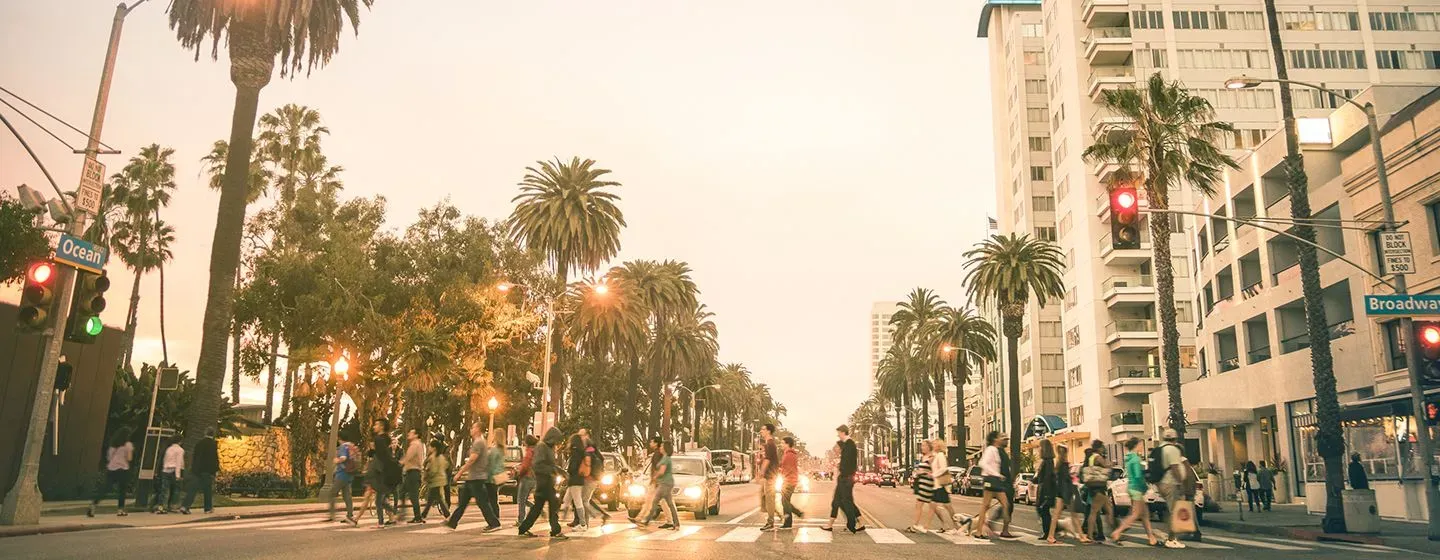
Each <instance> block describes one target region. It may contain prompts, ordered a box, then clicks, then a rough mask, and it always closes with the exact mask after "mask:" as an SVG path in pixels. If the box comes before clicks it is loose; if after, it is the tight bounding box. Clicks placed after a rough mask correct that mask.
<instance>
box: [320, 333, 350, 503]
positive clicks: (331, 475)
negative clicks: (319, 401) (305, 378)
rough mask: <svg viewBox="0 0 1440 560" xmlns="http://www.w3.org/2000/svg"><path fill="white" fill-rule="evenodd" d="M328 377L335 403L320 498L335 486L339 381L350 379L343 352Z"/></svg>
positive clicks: (338, 443)
mask: <svg viewBox="0 0 1440 560" xmlns="http://www.w3.org/2000/svg"><path fill="white" fill-rule="evenodd" d="M337 375H338V376H339V379H336V376H337ZM328 377H329V379H330V388H331V389H333V390H334V393H335V395H334V397H333V398H334V399H335V403H334V407H333V408H334V410H333V411H332V412H331V413H330V436H329V439H328V441H329V443H330V455H329V456H330V462H329V463H328V464H329V465H330V466H329V468H328V469H329V472H327V473H325V485H324V486H323V487H322V488H320V492H321V495H322V496H323V495H325V492H329V491H330V490H331V489H332V488H333V487H334V485H335V461H336V460H338V459H339V458H340V455H339V453H340V452H339V449H338V447H339V445H340V394H341V393H340V384H339V381H340V380H344V379H348V378H349V377H350V359H349V358H346V357H345V352H344V351H343V350H342V351H340V352H339V353H338V354H337V355H336V356H335V360H334V361H333V362H331V363H330V373H329V375H328Z"/></svg>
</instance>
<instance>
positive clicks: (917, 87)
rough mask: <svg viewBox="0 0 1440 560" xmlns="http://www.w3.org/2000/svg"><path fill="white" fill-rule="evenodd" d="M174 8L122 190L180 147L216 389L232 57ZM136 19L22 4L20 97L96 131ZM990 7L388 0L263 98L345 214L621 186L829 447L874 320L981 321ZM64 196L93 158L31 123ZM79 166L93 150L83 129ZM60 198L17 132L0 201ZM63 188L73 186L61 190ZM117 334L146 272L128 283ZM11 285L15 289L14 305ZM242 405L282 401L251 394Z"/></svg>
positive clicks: (150, 74) (113, 115)
mask: <svg viewBox="0 0 1440 560" xmlns="http://www.w3.org/2000/svg"><path fill="white" fill-rule="evenodd" d="M167 4H168V3H167V2H166V1H164V0H153V1H151V2H148V3H146V4H143V5H141V6H139V7H138V8H136V9H135V11H134V12H133V13H132V14H131V15H130V17H129V19H128V20H127V21H126V25H125V29H124V36H123V38H122V40H121V47H120V50H119V58H118V62H117V65H116V70H115V80H114V85H113V89H112V92H111V96H110V104H109V111H108V114H107V116H106V121H105V129H104V133H103V135H102V139H103V141H104V142H105V143H107V144H109V145H111V146H114V147H116V148H117V149H119V150H121V151H122V152H123V153H122V154H120V155H110V156H102V158H101V161H102V162H103V163H105V164H106V165H107V166H108V168H109V173H113V172H115V171H117V170H119V168H121V167H123V166H124V163H125V161H126V160H127V159H128V158H129V157H130V156H131V155H134V154H135V153H136V152H137V151H138V150H139V148H140V147H141V146H143V145H148V144H150V143H159V144H161V145H163V146H168V147H173V148H174V149H175V158H174V161H175V164H176V168H177V177H176V178H177V180H178V182H179V187H178V189H177V191H176V193H175V195H174V197H173V199H172V202H171V204H170V207H169V208H167V209H166V210H165V211H164V217H165V219H166V221H168V222H170V223H171V224H172V225H174V227H175V229H176V231H177V237H178V240H177V241H178V243H177V245H176V246H175V248H174V252H175V260H174V262H173V263H172V264H171V265H170V266H169V267H167V269H166V276H167V284H166V320H167V325H166V326H167V329H166V330H167V334H168V337H167V342H168V347H169V351H170V354H171V356H172V361H174V362H176V363H179V364H180V365H181V366H182V369H190V370H192V371H193V369H194V364H195V359H196V356H197V354H198V347H199V338H200V324H201V316H202V314H203V312H204V305H205V285H206V281H207V274H208V272H207V270H208V265H209V250H210V242H211V236H212V234H213V229H214V217H215V212H216V207H217V201H218V195H217V194H216V193H215V192H213V191H210V190H209V189H208V188H207V187H206V183H205V177H204V176H203V175H202V167H201V165H200V163H199V159H200V158H201V157H202V156H203V155H205V153H207V152H208V149H209V146H210V145H211V144H212V143H213V142H214V141H215V140H217V139H222V138H228V135H229V129H230V117H231V109H232V107H233V102H234V94H235V93H234V88H233V86H232V85H231V83H230V81H229V68H228V64H227V62H226V60H225V55H224V53H223V51H222V54H221V60H220V61H218V62H217V61H212V60H211V59H210V57H209V49H208V47H207V48H206V49H205V50H204V52H203V53H202V56H201V57H200V60H199V61H196V60H195V53H194V52H193V51H186V50H183V49H181V48H180V46H179V45H178V43H176V41H175V39H174V35H173V33H172V32H171V31H169V29H168V28H167V19H166V14H165V8H166V6H167ZM114 6H115V0H43V1H7V2H0V52H4V53H8V54H7V55H6V56H0V86H4V87H5V88H6V89H9V90H11V91H13V92H15V93H16V94H19V95H21V96H24V97H26V98H27V99H29V100H30V101H32V102H35V103H36V104H38V105H40V106H41V107H44V108H45V109H46V110H48V111H50V112H52V113H54V114H56V115H57V116H59V117H61V118H63V119H65V120H66V121H68V122H70V123H72V124H74V125H76V126H78V127H80V128H81V129H85V128H87V125H88V123H89V122H90V116H91V111H92V109H93V105H94V102H95V92H96V86H97V84H98V80H99V71H100V68H101V66H102V64H101V63H102V62H103V58H104V53H105V45H106V40H107V37H108V33H109V27H110V23H111V19H112V17H113V15H114ZM979 8H980V3H979V2H978V1H977V2H954V1H951V0H943V1H942V0H910V1H906V2H883V1H876V0H784V1H774V0H766V1H761V0H740V1H737V0H727V1H712V0H705V1H701V0H686V1H680V2H676V1H666V0H651V1H639V0H610V1H606V2H586V1H581V0H569V1H561V0H526V1H518V0H512V1H499V0H426V1H417V0H409V1H401V0H378V1H377V2H376V3H375V6H374V8H373V9H372V10H370V11H369V12H366V13H364V14H363V17H362V21H361V25H360V29H359V35H358V37H356V36H346V37H345V38H344V40H343V41H342V45H341V50H340V52H339V54H338V55H337V56H336V57H335V58H334V59H333V61H332V63H331V64H330V65H329V66H327V67H325V68H322V69H317V70H315V71H314V72H313V74H311V75H310V76H308V77H306V76H304V75H303V74H302V75H301V76H300V77H298V78H296V79H282V78H280V77H279V76H278V75H277V76H276V77H275V79H274V81H272V83H271V84H270V85H269V86H268V87H266V88H265V89H264V91H263V92H262V94H261V99H260V110H261V112H267V111H270V110H273V109H274V108H276V107H279V106H281V105H284V104H286V103H298V104H303V105H308V106H310V107H313V108H315V109H318V110H319V111H320V113H321V115H322V117H323V119H324V122H325V124H326V125H327V126H328V127H329V129H330V131H331V134H330V136H329V137H328V138H326V140H325V144H324V149H325V152H326V155H327V156H328V157H329V158H330V160H331V161H332V162H333V163H337V164H339V165H342V166H343V167H344V168H345V172H344V174H343V176H342V177H343V179H344V182H345V191H344V196H372V195H383V196H385V197H386V199H387V200H388V205H389V214H388V219H389V222H388V226H389V227H390V228H393V229H400V228H403V227H404V226H405V225H406V224H408V223H410V222H411V221H413V219H414V216H415V213H416V211H417V210H418V209H420V208H422V207H427V206H431V205H434V204H435V203H437V202H439V201H441V200H443V199H446V198H448V199H449V200H450V201H451V202H452V203H453V204H455V205H456V206H457V207H458V208H460V209H461V210H462V211H464V212H466V213H469V214H473V215H478V216H483V217H487V218H492V219H503V218H504V217H505V216H507V215H508V214H509V213H510V210H511V208H512V204H511V202H510V200H511V198H512V197H513V196H514V195H515V194H516V192H517V187H516V183H517V182H518V181H519V179H520V178H521V177H522V175H523V174H524V168H525V166H527V165H531V164H533V162H534V161H536V160H539V159H550V158H553V157H557V156H558V157H561V158H563V159H567V160H568V159H569V158H570V157H571V156H580V157H582V158H591V159H594V160H596V161H597V162H598V163H599V164H600V165H601V166H603V167H605V168H607V169H611V170H612V171H613V174H612V175H611V176H610V178H612V179H613V180H616V181H619V182H620V183H622V185H623V186H621V187H618V188H616V189H615V192H617V193H618V194H619V195H620V196H621V197H622V201H621V208H622V210H623V211H624V213H625V219H626V221H627V222H628V227H626V228H625V230H624V231H623V232H622V237H621V241H622V249H621V252H620V254H619V255H618V256H617V257H616V258H615V259H614V261H612V262H613V263H614V264H619V263H620V262H621V261H624V260H630V259H641V258H644V259H666V258H672V259H679V260H684V261H687V262H689V263H690V265H691V266H692V268H693V269H694V278H695V280H696V282H697V283H698V285H699V287H700V290H701V299H702V301H703V302H704V303H706V304H707V305H708V306H709V308H710V310H712V311H713V312H714V313H715V314H716V322H717V324H718V325H719V328H720V360H721V361H723V362H741V363H744V364H745V365H746V366H747V367H748V368H749V369H750V370H751V371H752V372H753V374H754V377H755V379H756V381H757V382H762V383H768V384H769V385H770V386H771V387H772V391H773V392H774V394H775V395H776V396H777V398H778V399H779V400H780V401H781V402H782V403H784V404H785V405H786V407H787V408H788V409H789V414H788V415H787V417H786V418H785V419H784V423H785V425H786V426H788V427H789V428H791V429H792V430H793V431H794V432H795V433H796V434H797V435H799V436H800V437H801V439H803V440H805V441H808V442H827V441H831V440H832V438H833V437H834V432H833V431H832V429H833V428H834V426H835V425H837V424H839V423H841V422H843V421H844V420H845V419H846V417H847V416H848V414H849V413H850V412H851V411H852V410H853V409H854V408H855V406H856V405H858V404H859V403H860V402H861V401H862V400H863V399H864V398H865V397H866V395H867V393H868V391H869V378H870V371H869V370H870V356H869V343H870V330H869V312H870V306H871V303H872V302H874V301H881V300H898V299H901V298H903V297H904V295H905V294H906V293H907V292H908V291H909V290H910V289H912V288H914V287H917V286H923V287H928V288H931V289H934V290H937V291H938V292H939V293H940V295H941V296H942V297H943V298H946V299H947V300H949V301H951V302H957V303H958V302H959V301H962V300H963V299H964V291H963V287H962V285H961V280H962V278H963V275H964V267H963V261H964V259H963V257H962V256H961V253H963V252H964V250H965V249H967V248H968V247H970V246H971V245H972V244H974V243H975V242H976V241H977V240H978V239H979V238H980V237H981V236H982V234H983V233H984V221H985V216H986V213H987V212H993V210H991V209H992V208H993V207H994V186H993V158H992V148H991V144H992V133H991V128H990V107H991V104H990V98H989V87H988V85H986V82H985V80H986V78H987V77H988V75H989V70H988V62H987V61H988V58H987V55H986V44H985V42H984V39H978V38H976V37H975V28H976V20H977V18H978V16H979V11H980V9H979ZM0 114H5V115H6V116H7V118H9V119H11V121H12V122H16V124H17V128H19V130H20V134H21V135H22V136H23V137H24V138H25V139H26V140H27V141H28V142H29V143H30V144H31V145H32V146H33V147H35V148H36V150H37V152H38V153H39V156H40V159H41V161H42V162H44V163H45V165H46V166H47V167H48V168H49V169H50V171H51V173H52V174H53V175H54V176H55V179H56V181H57V182H58V183H59V184H60V186H61V188H62V189H65V190H70V189H73V188H75V185H76V184H78V181H79V173H80V168H81V163H82V161H81V157H80V156H77V155H74V154H72V153H71V150H70V148H68V147H66V146H64V145H62V144H61V143H59V142H57V141H55V140H54V139H51V138H50V137H49V136H47V135H46V134H45V133H44V132H42V131H40V130H39V129H37V128H35V127H34V126H32V125H30V124H29V123H26V122H23V119H20V118H17V115H16V114H15V113H14V111H11V110H10V109H9V108H6V107H3V106H0ZM61 137H62V138H65V139H66V140H67V141H68V142H69V143H70V144H71V145H78V144H81V143H83V140H82V137H81V136H80V135H78V134H73V133H72V134H69V135H68V136H66V135H64V134H62V135H61ZM22 183H24V184H28V185H30V186H32V187H45V186H46V185H47V184H48V183H47V182H46V180H45V178H44V175H42V174H41V172H40V170H39V168H38V167H37V166H36V165H35V164H34V162H32V161H31V160H30V158H29V157H28V156H27V155H26V154H25V152H24V150H23V149H22V148H21V146H20V144H19V143H18V142H17V141H16V140H15V138H14V137H13V136H9V135H8V134H7V135H3V136H0V189H4V190H6V191H8V192H11V193H12V194H13V193H14V192H15V189H16V186H17V185H19V184H22ZM44 190H45V191H46V192H47V193H49V192H50V189H49V188H48V187H46V188H45V189H44ZM108 272H109V274H110V276H111V278H112V281H113V282H114V286H115V287H113V288H111V290H110V295H111V297H110V298H109V299H110V300H111V305H110V307H109V309H108V310H107V311H106V312H105V314H104V316H103V318H104V320H105V322H106V324H108V325H111V326H116V327H123V323H124V320H125V309H126V305H125V303H126V301H125V300H126V298H127V297H128V295H129V287H130V285H131V281H132V279H133V277H132V276H131V275H130V274H129V272H128V271H126V270H125V269H124V267H123V266H120V265H119V264H118V262H117V263H115V264H112V265H111V266H110V267H109V268H108ZM18 292H19V289H18V287H16V286H3V287H0V299H4V300H7V301H14V300H15V299H16V297H17V295H18ZM157 297H158V281H157V280H156V278H154V277H153V275H152V276H147V277H146V278H145V279H144V280H143V284H142V293H141V313H140V325H139V332H138V340H137V350H136V351H137V359H139V360H143V361H149V362H157V361H159V359H160V358H159V356H160V341H159V325H158V324H157V321H158V306H157ZM241 400H242V401H243V402H263V400H264V391H263V389H261V388H260V387H259V386H258V385H256V384H253V383H247V384H246V386H245V387H244V389H243V391H242V398H241Z"/></svg>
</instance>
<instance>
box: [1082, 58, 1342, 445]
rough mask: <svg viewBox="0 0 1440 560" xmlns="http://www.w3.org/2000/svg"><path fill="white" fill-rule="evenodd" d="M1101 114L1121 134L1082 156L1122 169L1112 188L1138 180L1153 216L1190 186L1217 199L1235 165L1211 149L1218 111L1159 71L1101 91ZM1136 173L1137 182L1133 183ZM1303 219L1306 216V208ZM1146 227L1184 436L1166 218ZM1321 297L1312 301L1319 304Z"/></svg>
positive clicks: (1219, 127) (1174, 411)
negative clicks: (1136, 85) (1174, 192)
mask: <svg viewBox="0 0 1440 560" xmlns="http://www.w3.org/2000/svg"><path fill="white" fill-rule="evenodd" d="M1104 94H1105V97H1104V99H1102V100H1101V101H1100V105H1101V106H1102V107H1105V108H1107V109H1108V110H1110V111H1112V112H1114V113H1115V114H1116V115H1119V116H1122V117H1125V118H1126V119H1128V120H1129V121H1132V122H1133V124H1126V125H1123V130H1126V131H1129V133H1128V134H1126V133H1118V134H1102V135H1101V136H1100V138H1099V139H1098V140H1097V141H1096V142H1095V144H1092V145H1091V146H1090V147H1088V148H1085V152H1084V154H1083V157H1084V158H1085V160H1086V161H1088V162H1096V161H1106V162H1114V163H1117V164H1119V165H1120V170H1118V171H1116V172H1115V173H1114V174H1112V175H1111V185H1112V186H1113V185H1117V184H1120V183H1133V182H1136V181H1139V180H1141V178H1142V177H1143V185H1144V187H1145V197H1146V199H1148V200H1149V204H1150V210H1151V212H1155V211H1161V210H1166V209H1168V208H1170V191H1171V189H1178V188H1179V187H1180V186H1181V185H1182V184H1189V185H1190V186H1191V187H1193V188H1194V189H1196V190H1198V191H1200V192H1201V193H1204V194H1205V195H1206V196H1210V195H1214V194H1215V185H1217V184H1218V183H1219V182H1220V180H1221V179H1222V175H1223V173H1224V168H1226V167H1230V168H1237V167H1238V164H1237V163H1235V160H1234V159H1233V158H1231V157H1230V156H1228V155H1225V153H1224V152H1221V151H1220V148H1219V147H1217V146H1216V145H1215V142H1216V141H1217V140H1218V139H1219V137H1220V134H1221V133H1223V132H1229V131H1233V130H1234V127H1232V126H1230V123H1224V122H1218V121H1214V120H1212V119H1214V118H1215V109H1214V108H1212V107H1211V106H1210V102H1209V101H1206V100H1205V98H1203V97H1199V96H1195V95H1191V94H1190V91H1189V90H1187V89H1185V87H1184V86H1182V85H1181V84H1180V83H1179V82H1167V81H1165V77H1164V76H1162V75H1160V73H1159V72H1156V73H1155V74H1153V75H1151V76H1150V79H1149V80H1148V81H1147V82H1146V84H1145V88H1144V89H1143V90H1137V89H1119V90H1106V91H1105V92H1104ZM1132 169H1138V173H1139V174H1140V175H1138V176H1137V174H1136V173H1137V172H1136V171H1132ZM1307 213H1308V209H1307ZM1160 218H1161V219H1151V220H1150V235H1151V238H1152V241H1151V247H1154V255H1153V257H1154V258H1152V259H1151V262H1152V263H1153V265H1154V269H1155V298H1156V303H1157V306H1158V308H1159V311H1160V349H1161V353H1162V356H1161V362H1162V363H1163V364H1164V366H1165V385H1166V388H1167V389H1168V393H1169V395H1170V420H1169V424H1170V427H1171V428H1174V429H1175V431H1176V432H1178V433H1179V434H1180V437H1181V438H1184V437H1185V409H1184V407H1183V406H1182V405H1181V403H1180V329H1179V327H1178V326H1177V325H1176V324H1175V269H1174V263H1173V261H1171V258H1170V233H1171V231H1170V230H1171V224H1172V223H1174V222H1173V221H1172V220H1171V219H1170V217H1169V216H1168V215H1165V214H1161V215H1160ZM1318 295H1319V294H1318V292H1317V294H1316V296H1317V299H1318Z"/></svg>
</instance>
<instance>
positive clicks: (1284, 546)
mask: <svg viewBox="0 0 1440 560" xmlns="http://www.w3.org/2000/svg"><path fill="white" fill-rule="evenodd" d="M1205 538H1206V539H1208V540H1212V541H1220V542H1223V543H1229V544H1238V545H1244V546H1253V547H1256V548H1268V549H1270V550H1282V551H1298V550H1312V549H1309V548H1305V547H1300V546H1293V545H1288V544H1280V543H1273V542H1266V541H1256V540H1250V539H1242V538H1239V537H1221V536H1216V535H1206V536H1205ZM1185 544H1186V545H1187V546H1188V545H1190V544H1191V543H1185ZM1194 544H1200V543H1194Z"/></svg>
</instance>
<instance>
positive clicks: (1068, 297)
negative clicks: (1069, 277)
mask: <svg viewBox="0 0 1440 560" xmlns="http://www.w3.org/2000/svg"><path fill="white" fill-rule="evenodd" d="M1077 300H1078V298H1077V297H1076V295H1075V288H1070V290H1068V291H1066V292H1065V309H1066V310H1067V311H1068V310H1069V309H1071V308H1073V307H1075V302H1076V301H1077ZM1071 332H1074V331H1073V330H1072V331H1071ZM1066 334H1069V333H1066ZM1075 334H1076V335H1077V336H1078V335H1079V334H1080V333H1078V332H1076V333H1075Z"/></svg>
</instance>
